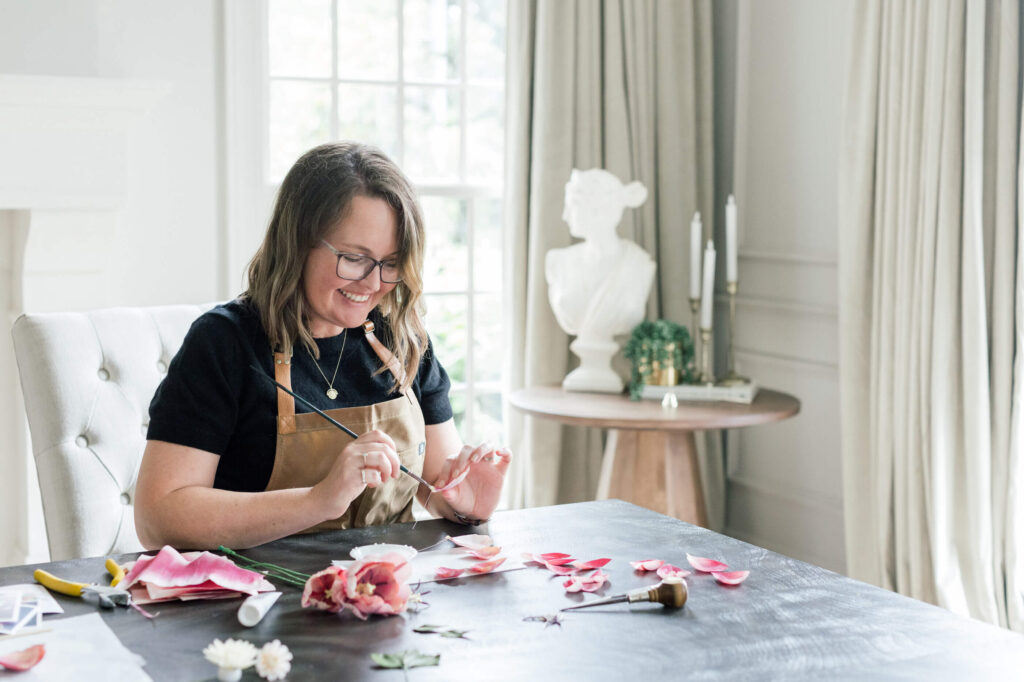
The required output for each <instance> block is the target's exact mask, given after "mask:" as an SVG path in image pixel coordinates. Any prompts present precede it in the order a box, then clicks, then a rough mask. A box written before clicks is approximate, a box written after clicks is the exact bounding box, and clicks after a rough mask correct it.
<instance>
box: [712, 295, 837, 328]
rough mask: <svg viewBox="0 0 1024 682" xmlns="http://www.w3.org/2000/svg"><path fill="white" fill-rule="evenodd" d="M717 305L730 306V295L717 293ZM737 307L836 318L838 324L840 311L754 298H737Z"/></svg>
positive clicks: (806, 304)
mask: <svg viewBox="0 0 1024 682" xmlns="http://www.w3.org/2000/svg"><path fill="white" fill-rule="evenodd" d="M715 304H716V305H724V306H728V305H729V295H728V294H725V293H722V292H716V293H715ZM736 305H737V306H738V307H742V308H760V309H764V310H771V311H772V312H776V313H787V314H790V315H813V316H815V317H831V318H836V321H837V322H838V318H839V309H838V307H836V306H828V305H815V304H814V303H800V302H797V301H776V300H772V299H769V298H757V297H754V296H737V297H736Z"/></svg>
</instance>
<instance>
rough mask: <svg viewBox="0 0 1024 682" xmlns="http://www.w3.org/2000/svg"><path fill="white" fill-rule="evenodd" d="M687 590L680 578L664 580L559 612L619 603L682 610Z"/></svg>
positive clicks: (568, 607)
mask: <svg viewBox="0 0 1024 682" xmlns="http://www.w3.org/2000/svg"><path fill="white" fill-rule="evenodd" d="M686 597H687V590H686V581H684V580H683V579H682V578H673V577H670V578H665V579H664V580H662V581H661V582H660V583H658V584H657V585H655V586H654V587H641V588H640V589H638V590H631V591H630V592H627V593H625V594H617V595H615V596H614V597H607V598H606V599H598V600H596V601H589V602H586V603H583V604H577V605H576V606H566V607H565V608H564V609H560V610H561V611H571V610H572V609H585V608H587V607H588V606H601V605H602V604H619V603H621V602H629V603H630V604H632V603H634V602H642V601H649V602H657V603H658V604H661V605H662V606H667V607H668V608H671V609H678V608H682V606H683V605H684V604H685V603H686Z"/></svg>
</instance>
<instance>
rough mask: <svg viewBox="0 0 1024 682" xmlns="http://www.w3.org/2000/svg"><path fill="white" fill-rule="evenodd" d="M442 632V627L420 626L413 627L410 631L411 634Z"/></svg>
mask: <svg viewBox="0 0 1024 682" xmlns="http://www.w3.org/2000/svg"><path fill="white" fill-rule="evenodd" d="M442 630H444V626H443V625H420V626H419V627H415V628H413V629H412V631H413V632H420V633H433V632H441V631H442Z"/></svg>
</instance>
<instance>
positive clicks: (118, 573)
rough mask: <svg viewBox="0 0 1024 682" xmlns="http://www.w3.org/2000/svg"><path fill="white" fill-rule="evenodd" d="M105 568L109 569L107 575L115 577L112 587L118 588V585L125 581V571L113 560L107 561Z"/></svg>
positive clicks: (111, 583) (111, 582)
mask: <svg viewBox="0 0 1024 682" xmlns="http://www.w3.org/2000/svg"><path fill="white" fill-rule="evenodd" d="M104 566H106V568H107V573H109V574H110V575H112V576H114V579H113V580H111V581H110V586H111V587H117V584H118V583H119V582H121V581H122V580H124V569H123V568H121V564H119V563H117V562H116V561H114V560H113V559H107V562H106V563H105V564H104Z"/></svg>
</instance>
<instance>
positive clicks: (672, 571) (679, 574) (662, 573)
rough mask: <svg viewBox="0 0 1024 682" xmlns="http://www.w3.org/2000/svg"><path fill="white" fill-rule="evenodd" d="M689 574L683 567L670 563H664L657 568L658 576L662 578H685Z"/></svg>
mask: <svg viewBox="0 0 1024 682" xmlns="http://www.w3.org/2000/svg"><path fill="white" fill-rule="evenodd" d="M688 575H690V572H689V571H687V570H686V569H685V568H679V567H678V566H673V565H672V564H665V565H663V566H662V567H661V568H659V569H658V577H659V578H661V579H662V580H664V579H665V578H685V577H686V576H688Z"/></svg>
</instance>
